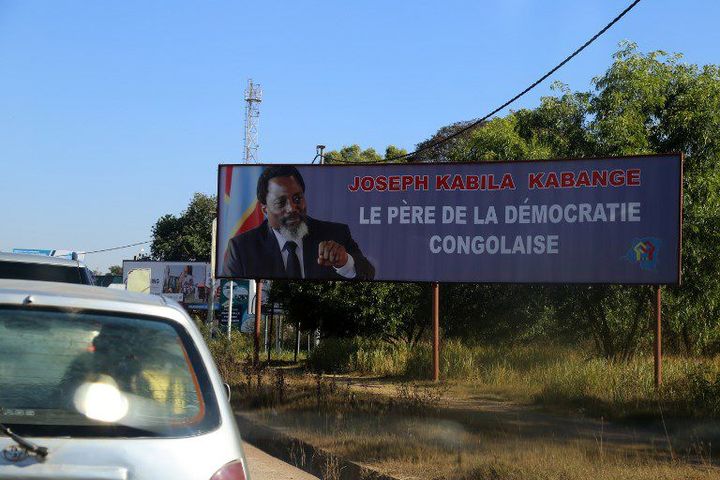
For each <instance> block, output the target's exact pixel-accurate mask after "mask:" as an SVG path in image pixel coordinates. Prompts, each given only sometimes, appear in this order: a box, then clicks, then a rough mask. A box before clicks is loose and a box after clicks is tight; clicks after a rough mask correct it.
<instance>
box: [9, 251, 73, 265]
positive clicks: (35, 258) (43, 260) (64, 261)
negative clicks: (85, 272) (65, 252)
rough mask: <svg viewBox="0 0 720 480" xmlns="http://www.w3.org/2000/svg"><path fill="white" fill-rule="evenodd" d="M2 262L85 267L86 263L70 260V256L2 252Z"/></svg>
mask: <svg viewBox="0 0 720 480" xmlns="http://www.w3.org/2000/svg"><path fill="white" fill-rule="evenodd" d="M0 262H18V263H40V264H43V265H59V266H61V267H78V266H80V267H81V268H84V267H85V265H83V264H82V263H81V262H79V261H77V260H70V259H69V258H62V257H51V256H49V255H32V254H27V253H7V252H0Z"/></svg>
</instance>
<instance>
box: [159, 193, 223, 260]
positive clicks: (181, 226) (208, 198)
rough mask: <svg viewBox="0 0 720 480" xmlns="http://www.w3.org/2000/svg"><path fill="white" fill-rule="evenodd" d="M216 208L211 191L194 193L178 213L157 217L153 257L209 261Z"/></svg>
mask: <svg viewBox="0 0 720 480" xmlns="http://www.w3.org/2000/svg"><path fill="white" fill-rule="evenodd" d="M215 210H216V201H215V196H214V195H205V194H204V193H195V194H194V195H193V198H192V200H191V201H190V204H189V205H188V206H187V208H186V209H185V210H184V211H183V212H182V213H181V214H180V216H175V215H172V214H167V215H163V216H162V217H160V218H159V219H158V221H157V222H156V223H155V226H153V229H152V235H153V242H152V245H151V247H150V249H151V256H152V258H153V259H154V260H166V261H188V262H196V261H197V262H209V261H210V245H211V243H212V221H213V218H215Z"/></svg>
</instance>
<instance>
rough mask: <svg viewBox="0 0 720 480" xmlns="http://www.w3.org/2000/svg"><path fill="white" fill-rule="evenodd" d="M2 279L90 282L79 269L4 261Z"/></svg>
mask: <svg viewBox="0 0 720 480" xmlns="http://www.w3.org/2000/svg"><path fill="white" fill-rule="evenodd" d="M0 278H11V279H14V280H43V281H46V282H62V283H82V284H86V283H88V281H89V280H88V278H87V277H86V276H83V275H82V270H81V269H80V268H78V267H71V266H64V265H49V264H45V263H28V262H3V261H0Z"/></svg>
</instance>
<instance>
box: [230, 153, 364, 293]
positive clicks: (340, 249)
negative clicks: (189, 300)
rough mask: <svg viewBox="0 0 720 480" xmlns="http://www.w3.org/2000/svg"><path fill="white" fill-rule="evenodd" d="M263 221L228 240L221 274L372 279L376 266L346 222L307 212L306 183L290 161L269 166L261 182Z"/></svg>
mask: <svg viewBox="0 0 720 480" xmlns="http://www.w3.org/2000/svg"><path fill="white" fill-rule="evenodd" d="M257 198H258V201H259V202H260V208H261V209H262V212H263V213H264V214H265V217H266V219H265V221H264V222H263V223H262V224H261V225H260V226H259V227H257V228H254V229H252V230H249V231H247V232H245V233H242V234H240V235H237V236H235V237H233V238H231V239H230V241H229V242H228V247H227V251H226V253H225V262H224V265H225V266H224V268H223V276H226V277H233V278H270V279H273V278H308V279H330V280H332V279H335V280H341V279H356V280H372V279H373V278H374V277H375V268H374V267H373V266H372V264H371V263H370V261H369V260H368V259H367V258H365V256H364V255H363V254H362V252H361V251H360V247H358V244H357V243H356V242H355V241H354V240H353V238H352V236H351V235H350V229H349V228H348V226H347V225H345V224H342V223H334V222H325V221H322V220H317V219H314V218H311V217H309V216H308V215H307V205H306V204H305V182H304V180H303V178H302V176H301V175H300V172H298V170H297V169H296V168H295V167H293V166H290V165H278V166H273V167H268V168H266V169H265V170H264V171H263V173H262V175H261V176H260V179H259V180H258V184H257Z"/></svg>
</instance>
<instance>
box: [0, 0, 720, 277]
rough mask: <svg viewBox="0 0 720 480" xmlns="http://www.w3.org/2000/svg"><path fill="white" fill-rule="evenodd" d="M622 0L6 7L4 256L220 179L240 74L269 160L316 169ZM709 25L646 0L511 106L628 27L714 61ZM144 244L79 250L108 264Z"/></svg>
mask: <svg viewBox="0 0 720 480" xmlns="http://www.w3.org/2000/svg"><path fill="white" fill-rule="evenodd" d="M628 3H629V0H622V1H619V0H603V1H600V0H595V1H592V0H588V1H583V2H577V1H572V0H557V1H552V2H548V1H540V0H535V1H529V0H528V1H520V0H506V1H485V2H478V1H443V2H439V1H435V2H427V1H417V0H416V1H388V0H385V1H362V2H361V1H356V2H349V1H345V2H341V1H297V0H295V1H284V2H280V1H276V2H238V1H213V2H187V1H179V0H175V1H152V2H148V1H131V0H124V1H121V2H96V1H82V2H81V1H64V0H52V1H51V0H46V1H3V0H0V71H1V72H2V75H0V165H1V170H0V171H1V172H2V174H1V175H0V201H2V205H3V207H4V208H3V209H2V213H0V219H1V221H2V227H1V228H0V250H9V249H12V248H13V247H32V248H59V249H74V250H94V249H100V248H105V247H111V246H115V245H122V244H127V243H132V242H136V241H142V240H146V239H149V238H150V234H151V227H152V225H153V224H154V223H155V221H156V220H157V219H158V217H160V216H161V215H163V214H166V213H174V214H178V213H180V212H181V211H182V210H183V209H184V208H185V207H186V206H187V203H188V201H189V200H190V198H191V197H192V194H193V192H196V191H199V192H206V193H214V192H215V189H216V175H217V164H218V163H228V162H240V161H241V160H242V150H243V114H244V111H243V109H244V104H243V91H244V89H245V86H246V83H247V80H248V78H252V79H253V80H254V81H255V82H257V83H260V84H261V85H262V87H263V90H264V99H263V103H262V105H261V113H260V150H259V158H260V160H261V161H262V162H293V163H294V162H299V163H300V162H309V161H310V160H312V158H313V156H314V154H315V145H316V144H318V143H324V144H326V145H327V146H328V148H329V149H335V148H340V147H342V146H344V145H351V144H354V143H357V144H360V145H361V146H363V147H374V148H375V149H377V150H378V151H380V152H382V151H384V149H385V147H386V146H387V145H389V144H394V145H397V146H399V147H403V148H406V149H409V150H412V148H413V146H414V145H415V144H416V143H418V142H420V141H422V140H424V139H426V138H427V137H429V136H430V135H432V134H433V133H434V132H435V131H436V130H437V129H438V128H440V127H441V126H443V125H446V124H448V123H452V122H455V121H459V120H465V119H471V118H476V117H479V116H482V115H484V114H485V113H487V112H488V111H490V110H492V109H494V108H495V107H496V106H497V105H499V104H501V103H503V102H504V101H505V100H507V99H508V98H510V97H512V96H513V95H514V94H515V93H517V92H518V91H519V90H521V89H523V88H525V87H526V86H527V85H528V84H529V83H530V82H532V81H533V80H535V79H536V78H537V77H538V76H539V75H541V74H542V73H544V72H545V71H547V70H548V69H549V68H550V67H552V66H553V65H554V64H556V63H557V62H558V61H559V60H560V59H562V58H564V57H565V56H566V55H567V54H568V53H570V52H571V51H572V50H574V49H575V48H576V47H577V46H579V45H580V44H582V43H583V42H584V41H585V40H586V39H587V38H589V36H590V35H592V34H593V33H595V32H596V31H597V30H598V29H599V28H600V27H601V26H603V25H605V23H607V22H608V21H609V20H610V19H612V18H613V17H614V16H615V15H616V14H617V13H618V12H619V11H621V10H622V9H623V8H625V6H626V5H627V4H628ZM718 19H720V2H715V1H699V0H698V1H687V2H677V1H671V0H644V1H642V2H641V3H640V4H639V5H638V6H637V7H636V8H635V9H634V10H633V11H632V12H631V13H630V14H629V16H627V17H626V18H624V19H623V20H622V21H621V22H620V23H619V24H618V25H616V26H615V27H614V28H613V29H611V30H610V31H609V32H608V33H606V34H605V35H604V36H603V37H601V39H599V40H598V41H597V42H596V43H595V44H593V45H592V46H591V47H589V48H588V49H587V50H586V51H585V52H584V53H583V54H582V55H581V56H580V57H578V58H576V59H575V60H573V61H572V62H571V63H570V64H569V65H567V66H566V67H564V68H563V69H562V70H560V71H559V72H557V73H556V74H555V75H554V76H553V77H552V79H550V80H548V81H546V82H545V83H543V84H542V85H540V87H538V88H537V89H536V90H534V91H533V92H531V93H530V94H529V95H527V96H526V97H524V98H523V99H522V100H521V101H519V102H518V103H516V104H515V105H513V107H512V108H520V107H533V106H535V105H537V104H538V102H539V98H540V97H541V96H543V95H547V94H549V93H550V84H551V82H552V80H560V81H563V82H565V83H567V84H569V85H570V87H571V88H573V89H576V90H586V89H589V88H590V81H591V79H592V77H594V76H596V75H599V74H601V73H602V72H603V71H604V70H605V69H606V68H607V67H608V65H609V64H610V62H611V55H612V53H613V52H614V51H615V50H616V48H617V44H618V42H619V41H621V40H623V39H629V40H633V41H635V42H637V43H638V44H639V47H640V49H641V50H643V51H650V50H657V49H662V50H667V51H671V52H682V53H684V54H685V60H686V61H687V62H690V63H699V64H707V63H719V61H718V50H717V47H718V45H720V31H719V30H718V28H717V21H718ZM503 113H506V112H503ZM146 248H147V247H146ZM137 251H138V248H134V249H128V250H124V251H118V252H112V253H106V254H97V255H91V256H88V257H87V259H86V262H87V263H88V265H89V266H90V267H92V268H95V269H99V270H102V271H105V270H106V269H107V267H108V266H109V265H113V264H119V263H121V261H122V259H123V258H130V257H131V256H132V255H133V254H135V253H137Z"/></svg>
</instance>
